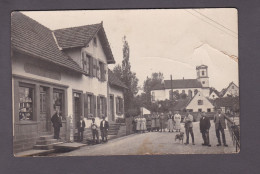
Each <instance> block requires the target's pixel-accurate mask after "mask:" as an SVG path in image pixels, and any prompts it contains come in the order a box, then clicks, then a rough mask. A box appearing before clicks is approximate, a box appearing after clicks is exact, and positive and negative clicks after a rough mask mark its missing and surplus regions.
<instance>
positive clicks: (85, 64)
mask: <svg viewBox="0 0 260 174" xmlns="http://www.w3.org/2000/svg"><path fill="white" fill-rule="evenodd" d="M90 64H91V56H89V55H88V54H87V53H86V52H82V66H83V70H84V71H85V72H86V73H87V74H89V75H90Z"/></svg>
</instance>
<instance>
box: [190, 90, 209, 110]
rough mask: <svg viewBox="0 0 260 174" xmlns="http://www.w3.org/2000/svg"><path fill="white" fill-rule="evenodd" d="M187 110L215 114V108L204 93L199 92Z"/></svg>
mask: <svg viewBox="0 0 260 174" xmlns="http://www.w3.org/2000/svg"><path fill="white" fill-rule="evenodd" d="M186 110H189V111H190V112H213V111H214V106H213V104H212V103H211V102H210V101H209V100H208V98H207V97H205V96H204V95H203V93H202V92H198V93H197V94H196V95H195V96H194V97H193V98H192V99H191V100H190V102H189V103H188V104H187V106H186Z"/></svg>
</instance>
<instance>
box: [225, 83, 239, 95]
mask: <svg viewBox="0 0 260 174" xmlns="http://www.w3.org/2000/svg"><path fill="white" fill-rule="evenodd" d="M232 84H233V85H235V86H236V87H238V86H237V85H236V84H235V83H234V82H230V83H229V85H228V87H227V88H224V89H222V91H221V96H224V95H225V94H226V92H227V90H228V89H229V88H230V86H231V85H232Z"/></svg>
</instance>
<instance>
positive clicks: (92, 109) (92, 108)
mask: <svg viewBox="0 0 260 174" xmlns="http://www.w3.org/2000/svg"><path fill="white" fill-rule="evenodd" d="M91 114H92V115H93V116H94V95H92V96H91Z"/></svg>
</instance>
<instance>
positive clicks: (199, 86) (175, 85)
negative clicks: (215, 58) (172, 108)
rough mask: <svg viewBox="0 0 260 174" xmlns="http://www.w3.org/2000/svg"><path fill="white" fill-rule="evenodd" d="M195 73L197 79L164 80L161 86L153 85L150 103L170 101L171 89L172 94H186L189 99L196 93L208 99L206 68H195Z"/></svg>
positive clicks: (204, 66) (203, 66)
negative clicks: (200, 93)
mask: <svg viewBox="0 0 260 174" xmlns="http://www.w3.org/2000/svg"><path fill="white" fill-rule="evenodd" d="M196 71H197V79H184V78H183V79H178V80H172V81H171V80H164V82H163V84H158V85H155V86H154V87H153V88H152V90H151V96H152V97H151V98H152V102H155V101H157V100H166V99H170V96H171V89H172V90H173V92H177V93H179V94H186V95H187V96H189V97H190V98H192V97H193V96H194V95H196V94H197V93H198V92H202V93H203V95H204V96H205V97H209V95H210V94H209V93H210V88H209V76H208V66H206V65H201V66H197V67H196Z"/></svg>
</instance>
